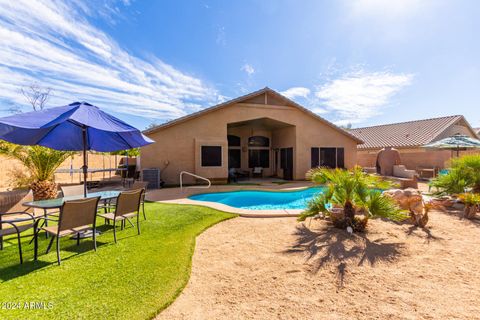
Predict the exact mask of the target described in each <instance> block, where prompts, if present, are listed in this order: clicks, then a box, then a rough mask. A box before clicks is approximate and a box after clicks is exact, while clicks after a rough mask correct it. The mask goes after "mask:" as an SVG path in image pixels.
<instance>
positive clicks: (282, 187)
mask: <svg viewBox="0 0 480 320" xmlns="http://www.w3.org/2000/svg"><path fill="white" fill-rule="evenodd" d="M312 186H313V184H312V183H311V182H308V181H292V182H287V183H284V184H277V183H274V182H271V181H267V182H259V184H258V185H247V184H243V185H242V184H238V185H237V184H229V185H212V186H211V187H210V188H208V189H206V188H202V189H199V188H184V189H183V191H182V190H180V188H163V189H156V190H149V191H148V193H147V196H146V199H147V200H148V201H156V202H161V203H175V204H190V205H198V206H204V207H210V208H213V209H217V210H221V211H225V212H231V213H236V214H238V215H240V216H242V217H250V218H268V217H296V216H298V215H299V214H300V213H301V212H302V211H303V210H300V209H281V210H248V209H241V208H235V207H231V206H228V205H225V204H222V203H218V202H208V201H197V200H191V199H188V197H189V196H191V195H194V194H199V193H213V192H228V191H238V190H267V191H289V190H297V189H303V188H308V187H312Z"/></svg>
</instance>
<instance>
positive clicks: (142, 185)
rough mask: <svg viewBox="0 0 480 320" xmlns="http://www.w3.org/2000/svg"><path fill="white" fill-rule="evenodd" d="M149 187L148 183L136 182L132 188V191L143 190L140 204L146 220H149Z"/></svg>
mask: <svg viewBox="0 0 480 320" xmlns="http://www.w3.org/2000/svg"><path fill="white" fill-rule="evenodd" d="M147 186H148V182H147V181H135V182H134V183H133V185H132V186H131V187H130V190H138V189H143V194H142V198H141V202H140V204H141V206H142V213H143V219H144V220H147V216H146V215H145V195H146V193H147Z"/></svg>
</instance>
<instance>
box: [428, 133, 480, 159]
mask: <svg viewBox="0 0 480 320" xmlns="http://www.w3.org/2000/svg"><path fill="white" fill-rule="evenodd" d="M423 147H424V148H427V149H441V150H452V151H456V152H457V157H458V155H459V153H460V151H461V150H467V149H480V140H478V139H475V138H472V137H469V136H466V135H461V134H456V135H454V136H451V137H448V138H444V139H441V140H438V141H435V142H432V143H429V144H426V145H424V146H423Z"/></svg>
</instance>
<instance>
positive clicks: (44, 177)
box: [0, 141, 74, 200]
mask: <svg viewBox="0 0 480 320" xmlns="http://www.w3.org/2000/svg"><path fill="white" fill-rule="evenodd" d="M0 154H1V155H4V156H6V157H8V158H11V159H16V160H18V161H20V162H21V163H22V164H23V166H24V167H25V168H26V169H27V170H28V176H27V181H28V184H29V187H30V188H31V189H32V191H33V195H34V198H35V200H41V199H52V198H55V197H56V196H57V185H56V184H55V182H54V181H53V178H54V173H55V170H56V169H57V168H58V167H59V166H60V165H61V164H62V163H63V162H64V161H65V160H66V159H68V158H69V157H70V156H72V155H73V154H74V153H73V152H65V151H57V150H53V149H50V148H45V147H41V146H21V145H16V144H13V143H9V142H6V141H0Z"/></svg>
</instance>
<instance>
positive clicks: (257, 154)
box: [248, 136, 270, 168]
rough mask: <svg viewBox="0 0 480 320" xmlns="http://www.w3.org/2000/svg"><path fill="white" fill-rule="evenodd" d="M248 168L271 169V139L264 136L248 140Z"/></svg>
mask: <svg viewBox="0 0 480 320" xmlns="http://www.w3.org/2000/svg"><path fill="white" fill-rule="evenodd" d="M248 167H249V168H255V167H262V168H270V139H269V138H267V137H263V136H252V137H250V138H248Z"/></svg>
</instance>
